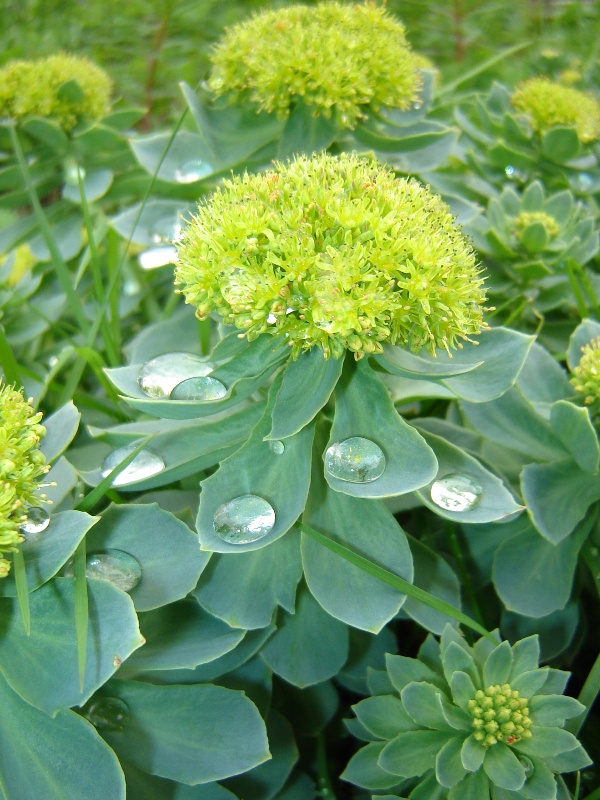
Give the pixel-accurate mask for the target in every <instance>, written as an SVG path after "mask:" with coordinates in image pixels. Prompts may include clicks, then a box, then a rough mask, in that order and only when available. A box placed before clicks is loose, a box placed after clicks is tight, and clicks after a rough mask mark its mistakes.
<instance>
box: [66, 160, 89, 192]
mask: <svg viewBox="0 0 600 800" xmlns="http://www.w3.org/2000/svg"><path fill="white" fill-rule="evenodd" d="M79 178H81V180H83V179H84V178H85V169H84V168H83V167H79V166H77V164H75V162H71V163H70V164H68V165H67V166H66V168H65V183H67V184H68V185H69V186H79Z"/></svg>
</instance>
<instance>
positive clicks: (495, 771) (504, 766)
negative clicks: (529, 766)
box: [483, 742, 525, 792]
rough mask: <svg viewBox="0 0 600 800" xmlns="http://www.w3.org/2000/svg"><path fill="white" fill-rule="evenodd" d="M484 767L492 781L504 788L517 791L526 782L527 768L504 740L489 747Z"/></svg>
mask: <svg viewBox="0 0 600 800" xmlns="http://www.w3.org/2000/svg"><path fill="white" fill-rule="evenodd" d="M483 768H484V770H485V773H486V775H487V776H488V778H489V779H490V781H491V782H492V783H493V784H495V785H496V786H500V787H501V788H502V789H508V790H509V791H513V792H517V791H518V790H519V789H520V788H521V787H522V786H523V784H524V783H525V768H524V767H523V765H522V764H521V762H520V761H519V759H518V758H517V756H516V755H515V754H514V753H513V751H512V750H511V749H510V747H508V746H507V745H505V744H504V742H497V743H496V744H495V745H494V746H493V747H488V748H487V753H486V754H485V759H484V761H483Z"/></svg>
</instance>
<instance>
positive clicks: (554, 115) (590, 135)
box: [511, 77, 600, 143]
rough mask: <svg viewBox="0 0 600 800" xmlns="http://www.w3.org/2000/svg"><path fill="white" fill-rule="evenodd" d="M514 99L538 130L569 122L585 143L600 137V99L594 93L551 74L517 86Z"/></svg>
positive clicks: (514, 103)
mask: <svg viewBox="0 0 600 800" xmlns="http://www.w3.org/2000/svg"><path fill="white" fill-rule="evenodd" d="M511 102H512V105H513V108H515V109H516V110H517V111H522V112H523V113H524V114H526V115H527V116H528V118H529V121H530V123H531V125H532V127H533V129H534V130H535V131H537V132H538V133H544V132H545V131H547V130H549V129H550V128H552V127H554V126H555V125H569V126H572V127H574V128H575V130H576V131H577V136H578V137H579V140H580V141H581V142H583V143H586V142H593V141H594V140H596V139H598V138H600V103H598V101H597V100H596V98H595V97H594V96H593V95H591V94H587V93H585V92H580V91H578V90H577V89H573V88H571V87H568V86H562V85H561V84H560V83H553V82H552V81H550V80H548V78H543V77H542V78H530V79H529V80H527V81H524V82H523V83H521V84H519V85H518V86H517V88H516V90H515V92H514V94H513V96H512V100H511Z"/></svg>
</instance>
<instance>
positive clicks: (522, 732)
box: [342, 626, 591, 800]
mask: <svg viewBox="0 0 600 800" xmlns="http://www.w3.org/2000/svg"><path fill="white" fill-rule="evenodd" d="M539 656H540V648H539V642H538V637H537V636H530V637H529V638H527V639H522V640H521V641H519V642H517V643H516V644H514V645H513V646H512V647H511V646H510V644H509V643H508V642H502V643H500V642H498V644H494V643H493V641H490V640H489V639H480V640H479V641H478V642H477V643H476V644H475V645H474V646H473V647H470V646H469V645H468V644H467V643H466V642H465V641H464V639H463V638H462V637H461V636H460V635H459V634H458V633H457V631H456V630H455V629H454V628H451V627H450V626H447V627H446V629H445V630H444V632H443V634H442V636H441V640H440V642H439V643H438V642H437V641H436V640H435V639H434V638H433V637H432V636H429V637H428V638H427V639H426V641H425V643H424V644H423V646H422V647H421V650H420V651H419V657H418V659H413V658H405V657H403V656H389V655H388V656H386V659H387V675H385V674H382V675H381V676H380V677H379V678H378V680H377V681H376V684H377V690H378V694H377V695H376V696H373V697H370V698H367V699H366V700H363V701H361V702H360V703H358V704H357V705H356V706H354V711H355V713H356V717H357V720H356V721H355V722H356V724H357V725H358V728H356V727H355V728H354V729H353V730H355V731H358V732H359V733H360V731H364V733H365V737H364V738H368V739H369V740H371V744H369V745H367V746H366V747H364V748H363V749H362V750H359V752H358V753H357V754H356V755H355V756H354V757H353V759H352V760H351V761H350V763H349V764H348V767H347V768H346V771H345V773H344V775H343V776H342V777H343V778H344V779H345V780H348V781H350V782H352V783H356V784H358V785H359V786H363V787H365V788H368V789H375V788H376V789H378V790H381V789H386V788H391V787H392V786H394V787H397V788H398V791H394V794H398V795H402V796H408V794H409V792H411V791H412V794H410V796H411V797H419V798H420V797H423V798H425V797H436V798H438V800H449V798H452V800H454V798H459V797H473V798H477V800H489V798H490V793H491V796H492V797H493V798H496V797H504V796H505V794H504V792H506V793H507V794H506V797H509V796H510V797H515V798H520V797H522V798H529V799H530V800H531V798H539V799H540V800H546V799H547V800H550V798H555V797H556V792H557V785H556V778H555V775H556V774H558V773H562V772H572V771H574V770H578V769H582V768H583V767H586V766H588V765H589V764H590V763H591V761H590V759H589V757H588V755H587V753H586V752H585V750H584V749H583V747H582V746H581V745H580V744H579V742H578V741H577V739H576V738H575V736H573V735H572V734H571V733H569V732H568V731H566V730H565V729H564V724H565V721H566V720H567V719H569V718H572V717H576V716H578V715H579V714H581V713H582V712H583V711H584V706H583V705H581V703H579V702H578V701H577V700H575V699H573V698H571V697H565V696H563V694H562V693H563V691H564V688H565V685H566V682H567V679H568V677H569V675H568V673H566V672H561V671H560V670H555V669H549V668H548V667H545V668H542V669H540V668H539V667H538V664H539ZM386 682H387V685H388V687H389V689H388V690H387V693H384V692H385V688H384V686H385V684H386ZM374 684H375V682H374Z"/></svg>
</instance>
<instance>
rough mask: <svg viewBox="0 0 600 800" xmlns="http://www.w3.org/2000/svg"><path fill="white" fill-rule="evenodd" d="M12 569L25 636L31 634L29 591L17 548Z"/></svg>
mask: <svg viewBox="0 0 600 800" xmlns="http://www.w3.org/2000/svg"><path fill="white" fill-rule="evenodd" d="M13 569H14V571H15V584H16V586H17V598H18V600H19V608H20V609H21V616H22V618H23V625H24V626H25V630H26V631H27V636H29V634H30V633H31V614H30V611H29V589H28V588H27V572H26V570H25V559H24V558H23V551H22V550H21V548H20V547H19V548H18V549H17V550H15V552H14V553H13Z"/></svg>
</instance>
